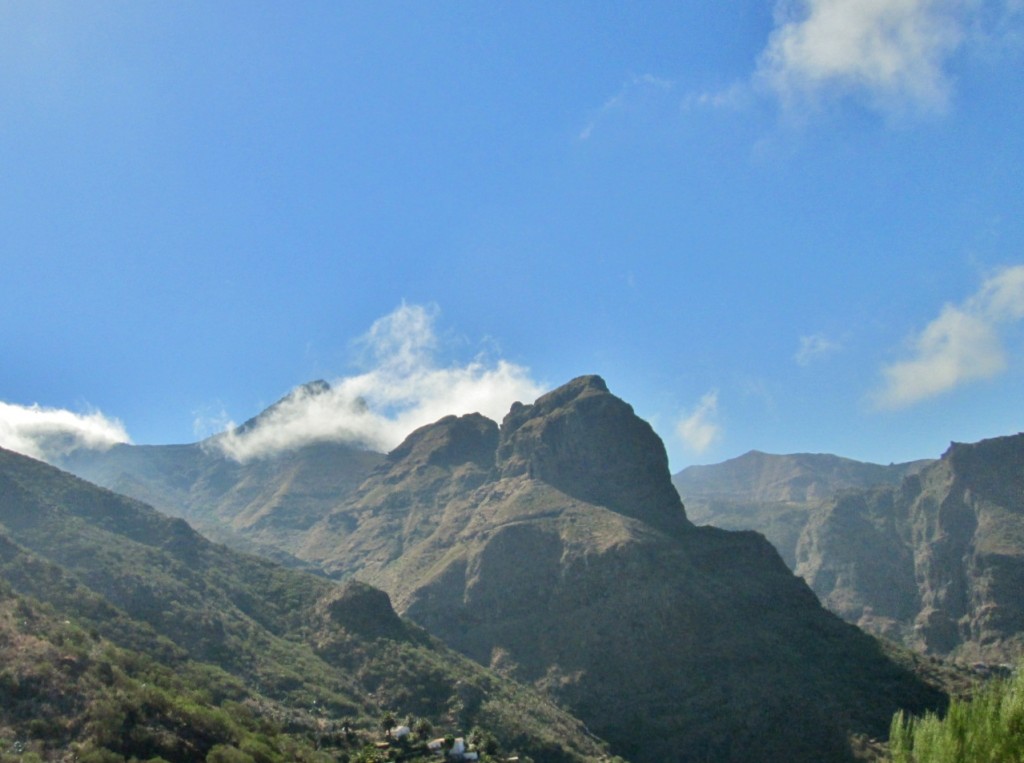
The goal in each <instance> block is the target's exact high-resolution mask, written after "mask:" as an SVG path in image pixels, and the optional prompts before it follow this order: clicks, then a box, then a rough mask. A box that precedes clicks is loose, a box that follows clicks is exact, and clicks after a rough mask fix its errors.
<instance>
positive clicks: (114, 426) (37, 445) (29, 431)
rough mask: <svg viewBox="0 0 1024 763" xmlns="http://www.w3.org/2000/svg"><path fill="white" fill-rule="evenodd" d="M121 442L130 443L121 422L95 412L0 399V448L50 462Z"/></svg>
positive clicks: (104, 448)
mask: <svg viewBox="0 0 1024 763" xmlns="http://www.w3.org/2000/svg"><path fill="white" fill-rule="evenodd" d="M122 442H130V439H129V437H128V433H127V432H126V431H125V428H124V425H122V424H121V422H120V421H118V420H117V419H111V418H108V417H106V416H104V415H103V414H102V413H100V412H99V411H94V412H92V413H74V412H72V411H68V410H64V409H59V408H43V407H42V406H39V405H15V404H13V403H3V402H0V447H3V448H7V449H8V450H13V451H16V452H18V453H22V454H24V455H26V456H31V457H32V458H38V459H41V460H43V461H53V460H57V459H59V458H60V457H61V456H66V455H68V454H69V453H71V452H73V451H76V450H79V449H82V448H86V449H93V450H106V449H108V448H110V447H112V446H114V445H116V444H118V443H122Z"/></svg>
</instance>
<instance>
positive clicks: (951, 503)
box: [673, 434, 1024, 662]
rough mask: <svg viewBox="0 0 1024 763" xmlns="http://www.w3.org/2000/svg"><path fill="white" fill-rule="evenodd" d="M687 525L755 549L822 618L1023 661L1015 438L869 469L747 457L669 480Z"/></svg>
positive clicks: (992, 658)
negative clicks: (743, 536)
mask: <svg viewBox="0 0 1024 763" xmlns="http://www.w3.org/2000/svg"><path fill="white" fill-rule="evenodd" d="M673 482H674V484H675V486H676V488H677V489H678V490H679V492H680V493H681V494H682V495H683V496H684V497H685V499H686V501H687V506H688V507H689V511H690V514H691V516H692V517H693V516H696V517H699V520H698V521H701V522H707V523H709V524H714V525H718V526H724V527H730V528H743V529H754V530H757V531H759V532H762V533H763V534H764V535H765V536H766V537H768V538H769V539H770V540H771V541H772V543H773V544H774V545H775V546H776V548H777V549H778V550H779V553H780V554H781V555H782V556H783V558H784V559H785V560H786V562H787V563H788V564H789V566H790V567H791V568H792V569H793V570H795V572H796V573H797V574H798V575H800V576H802V577H803V578H804V579H805V580H807V582H808V584H809V585H810V586H811V587H812V588H813V589H814V591H815V593H816V594H817V595H818V597H819V598H820V599H821V600H822V602H823V603H825V604H826V605H827V606H828V607H829V608H830V609H831V610H832V611H834V612H836V613H837V614H839V615H841V616H842V617H843V618H844V619H846V620H848V621H850V622H853V623H856V624H858V625H859V626H860V627H862V628H863V629H865V630H867V631H870V632H873V633H877V634H880V635H885V636H888V637H890V638H893V639H896V640H899V641H902V642H903V643H905V644H907V645H909V646H911V647H913V648H914V649H916V650H919V651H922V652H925V653H929V654H936V655H942V656H947V657H949V656H951V657H955V658H958V659H961V660H966V661H974V660H980V661H986V662H1013V661H1016V660H1017V659H1019V657H1020V655H1021V653H1022V648H1024V635H1022V634H1024V609H1022V607H1024V593H1022V592H1024V435H1021V434H1018V435H1012V436H1007V437H999V438H993V439H989V440H983V441H981V442H978V443H974V444H962V443H953V444H951V445H950V447H949V449H948V450H947V451H946V452H945V453H944V454H943V455H942V456H941V458H939V459H937V460H924V461H915V462H912V463H908V464H894V465H890V466H880V465H874V464H863V463H858V462H855V461H850V460H847V459H840V458H837V457H835V456H830V455H812V454H800V455H790V456H776V455H769V454H764V453H756V452H753V453H748V454H746V455H744V456H741V457H739V458H737V459H733V460H732V461H727V462H725V463H723V464H717V465H712V466H700V467H690V468H688V469H684V470H683V471H682V472H680V473H678V474H677V475H675V476H674V478H673Z"/></svg>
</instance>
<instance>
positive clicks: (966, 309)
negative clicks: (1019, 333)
mask: <svg viewBox="0 0 1024 763" xmlns="http://www.w3.org/2000/svg"><path fill="white" fill-rule="evenodd" d="M1022 318H1024V265H1017V266H1015V267H1011V268H1006V269H1005V270H1002V271H1000V272H999V273H997V274H995V275H994V276H992V277H991V278H989V279H988V280H986V281H985V282H984V283H983V284H982V286H981V288H980V289H979V290H978V291H977V292H976V293H975V294H974V295H972V296H971V297H970V298H968V299H967V300H966V301H965V302H963V303H962V304H959V305H945V306H944V307H943V308H942V311H941V312H940V313H939V316H938V317H937V318H935V320H933V321H932V322H931V323H929V324H928V325H927V326H925V328H924V329H923V330H922V331H921V332H920V334H918V335H916V336H915V337H913V339H912V340H911V343H910V345H911V354H910V357H909V358H907V359H906V360H901V361H898V362H896V363H893V364H891V365H888V366H886V367H884V368H883V369H882V375H883V377H884V384H883V386H882V388H881V390H880V391H879V392H878V393H876V395H875V396H874V401H875V403H876V404H877V405H878V406H879V407H883V408H904V407H906V406H909V405H913V404H914V403H917V402H920V401H921V400H925V399H927V398H930V397H934V396H936V395H939V394H942V393H944V392H948V391H950V390H953V389H955V388H956V387H959V386H961V385H963V384H966V383H968V382H972V381H976V380H979V379H988V378H991V377H993V376H996V375H997V374H999V373H1000V372H1002V371H1003V370H1004V369H1005V368H1006V351H1005V349H1004V347H1003V341H1002V338H1001V337H1000V329H1001V328H1003V327H1004V326H1006V325H1008V324H1011V323H1015V322H1016V321H1019V320H1021V319H1022Z"/></svg>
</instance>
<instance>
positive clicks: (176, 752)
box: [0, 450, 604, 761]
mask: <svg viewBox="0 0 1024 763" xmlns="http://www.w3.org/2000/svg"><path fill="white" fill-rule="evenodd" d="M5 586H6V587H8V588H4V587H5ZM0 589H3V590H6V591H10V593H13V594H14V595H16V596H18V597H22V598H26V597H30V598H31V599H33V600H35V601H37V602H40V603H41V605H36V604H31V603H29V604H28V605H26V606H28V607H29V609H35V608H36V607H37V606H44V607H46V608H48V609H47V610H46V611H48V612H50V613H56V617H58V618H61V617H63V618H65V619H66V620H67V622H68V624H69V625H75V624H77V625H78V626H80V627H81V628H82V629H84V630H85V631H87V632H89V631H91V632H94V633H95V634H96V635H95V639H102V640H103V641H104V642H109V643H110V644H111V645H112V646H113V647H114V648H117V649H121V650H127V652H126V654H128V655H129V656H128V657H127V658H125V659H128V661H129V662H131V660H132V659H135V658H132V657H131V656H130V655H131V654H137V655H143V656H144V657H145V660H146V661H148V662H147V664H148V663H153V664H154V665H158V666H160V667H159V669H158V668H156V667H154V668H153V670H157V672H159V670H164V669H169V670H171V671H172V673H173V672H177V673H181V674H183V675H187V674H193V675H210V674H211V673H210V671H214V672H215V673H216V674H218V675H222V676H223V678H220V679H218V681H219V682H220V683H222V684H228V685H229V686H230V689H231V690H230V691H227V692H225V693H224V697H222V698H221V699H225V697H226V698H229V699H231V700H232V701H236V702H244V703H246V704H247V706H249V709H250V712H254V713H257V715H258V716H259V717H263V718H264V719H265V720H266V722H268V723H276V724H284V727H286V728H289V729H292V730H293V731H294V733H295V734H296V735H297V737H299V738H301V739H304V740H306V741H307V742H309V744H310V745H312V747H311V748H310V749H312V748H313V747H315V746H316V744H318V742H317V739H318V735H319V734H321V732H322V731H323V730H324V729H325V728H338V727H339V726H340V724H341V722H342V721H343V720H346V721H348V722H349V723H350V724H352V725H353V726H354V727H357V728H362V729H368V728H370V727H372V726H374V725H375V724H376V723H377V719H378V718H379V716H380V715H381V714H382V713H383V712H384V711H385V710H390V711H393V712H395V713H396V714H401V715H402V716H404V715H406V714H408V715H414V716H420V717H426V718H429V719H430V720H431V722H432V723H434V724H435V725H436V726H438V727H439V728H451V729H459V728H465V729H469V728H471V727H472V726H474V725H480V726H482V727H485V728H488V729H491V730H492V731H493V732H494V733H495V734H496V735H497V736H498V738H499V739H501V740H502V741H503V742H504V743H506V744H507V745H509V747H510V748H513V749H514V748H519V749H521V750H523V752H526V753H529V754H530V755H532V756H533V757H534V758H537V759H542V760H550V761H570V760H582V759H597V758H600V757H601V756H603V755H604V751H603V749H602V748H601V746H600V745H599V744H598V743H596V742H595V741H594V739H593V738H592V737H591V736H590V735H589V734H588V733H587V732H586V731H585V729H584V728H583V726H582V725H581V724H580V723H579V722H578V721H577V720H576V719H575V718H572V717H571V716H569V715H567V714H566V713H564V712H562V711H560V710H558V709H557V708H556V707H555V706H554V705H552V704H551V703H550V702H549V701H547V700H546V699H544V698H543V697H541V696H540V695H538V694H536V693H535V692H533V691H531V690H529V689H526V688H524V687H522V686H519V685H517V684H514V683H512V682H510V681H508V680H506V679H503V678H500V677H498V676H495V675H493V674H491V673H488V672H487V671H485V670H483V669H482V668H480V667H479V666H478V665H476V664H475V663H473V662H471V661H469V660H467V659H465V658H463V657H461V656H459V655H457V654H455V653H454V652H452V651H451V650H449V649H446V648H444V647H443V646H442V645H441V644H440V643H439V642H437V641H436V640H435V639H433V638H431V637H430V636H428V635H427V634H426V633H425V632H424V631H422V630H421V629H420V628H418V627H416V626H414V625H412V624H410V623H408V622H406V621H403V620H401V619H400V618H399V617H398V616H397V615H396V614H395V612H394V611H393V610H392V608H391V605H390V603H389V601H388V598H387V596H386V595H385V594H384V593H382V592H380V591H376V590H374V589H371V588H369V586H367V585H366V584H363V583H359V582H357V581H350V582H348V583H346V584H344V585H341V586H339V585H338V584H337V583H334V582H331V581H328V580H325V579H323V578H319V577H314V576H312V575H308V574H305V573H301V572H297V571H292V570H288V569H285V568H283V567H280V566H279V565H276V564H274V563H272V562H269V561H265V560H261V559H257V558H255V557H250V556H247V555H244V554H240V553H237V552H234V551H231V550H229V549H227V548H225V547H223V546H218V545H215V544H213V543H211V542H210V541H207V540H205V539H204V538H202V537H201V536H199V535H197V534H196V533H195V532H194V531H193V530H192V529H191V528H190V527H189V526H188V525H187V524H186V523H185V522H184V521H182V520H180V519H171V518H168V517H165V516H163V515H160V514H158V513H157V512H156V511H154V510H152V509H151V508H149V507H148V506H146V505H144V504H141V503H139V502H138V501H135V500H132V499H129V498H125V497H123V496H119V495H117V494H114V493H111V492H109V491H107V490H103V489H101V488H98V487H95V486H94V485H91V484H89V483H87V482H84V481H82V480H80V479H77V478H75V477H72V476H71V475H69V474H66V473H63V472H60V471H59V470H57V469H55V468H53V467H51V466H48V465H46V464H43V463H40V462H38V461H34V460H32V459H29V458H26V457H24V456H19V455H17V454H14V453H10V452H8V451H4V450H0ZM16 606H20V605H17V604H16ZM52 616H53V615H52V614H51V615H50V617H52ZM19 638H21V636H19ZM62 638H63V637H62ZM40 649H41V650H42V651H41V654H42V653H43V652H45V649H43V647H42V646H40ZM75 659H78V658H77V657H76V658H75ZM148 669H149V668H147V670H148ZM25 675H28V673H26V674H25ZM141 680H142V681H144V680H145V679H144V678H142V679H141ZM36 683H37V684H38V685H42V684H41V683H40V682H39V681H37V682H36ZM11 686H12V685H11V684H10V682H7V683H5V682H4V681H0V693H3V692H4V691H7V692H8V693H10V692H11V691H12V689H11ZM142 686H143V687H144V686H145V684H142ZM17 687H18V688H17V692H22V693H23V692H24V691H27V689H28V688H30V687H31V684H30V683H26V682H21V681H19V682H18V683H17ZM136 688H139V687H136ZM75 690H76V691H77V685H76V689H75ZM69 691H70V690H69ZM126 691H127V690H126ZM132 691H135V690H134V689H133V690H132ZM12 696H14V698H15V699H17V698H18V697H19V696H21V694H17V693H16V695H12ZM28 696H29V698H30V700H31V702H32V703H35V704H30V705H29V706H30V707H32V706H36V705H39V703H40V702H42V701H43V700H42V699H41V698H40V696H37V695H36V694H31V693H30V694H29V695H28ZM42 696H48V695H42ZM133 696H134V695H133ZM145 696H148V695H145V693H144V692H143V693H142V695H139V700H138V701H139V702H143V704H144V703H145V702H146V701H148V700H146V699H145ZM154 701H156V700H154ZM83 702H86V704H88V699H86V700H83ZM69 706H70V705H69ZM146 707H149V705H146ZM133 708H134V705H133ZM159 709H160V708H159V707H157V708H156V710H159ZM143 710H145V708H144V707H142V706H140V707H139V708H134V709H132V714H129V715H125V716H124V718H123V719H122V720H121V721H120V722H119V725H117V726H116V728H115V729H114V731H112V732H111V734H112V736H111V738H110V739H108V740H106V743H105V745H104V746H105V747H107V748H108V749H113V750H115V751H121V752H122V753H123V754H126V755H127V754H136V752H135V751H136V750H137V749H140V748H139V747H138V744H141V743H138V738H139V735H140V734H143V733H144V732H145V734H148V736H146V738H147V739H149V740H150V741H151V742H152V743H153V744H157V742H159V738H160V734H159V733H156V732H154V733H153V734H149V732H146V731H145V729H146V728H148V726H146V723H148V722H143V720H142V719H143V716H144V715H145V713H143ZM150 710H153V708H152V707H150ZM156 710H154V712H156ZM83 712H84V711H83ZM146 712H148V711H146ZM158 715H159V713H158ZM84 717H85V718H86V719H85V720H83V725H82V727H81V729H80V730H79V731H80V732H81V733H82V734H87V733H88V731H89V729H91V728H92V726H90V725H89V723H90V721H88V717H87V715H86V716H84ZM160 717H164V716H160ZM0 720H4V719H2V718H0ZM8 720H10V719H7V720H4V722H7V721H8ZM16 720H17V719H16V718H15V719H14V721H16ZM11 722H13V721H11ZM157 726H159V723H157ZM24 728H25V729H27V731H28V732H30V733H34V734H36V735H37V736H43V737H45V738H51V739H52V738H53V735H54V734H55V733H56V732H55V731H54V730H53V729H48V728H44V727H43V726H39V725H37V726H36V727H31V726H29V725H26V726H25V727H24ZM33 728H35V731H34V732H33V731H32V729H33ZM65 731H66V732H67V733H73V731H74V730H73V729H72V730H71V731H67V730H65ZM115 732H116V733H115ZM48 734H49V735H50V736H49V737H46V735H48ZM215 738H216V737H211V739H208V740H207V741H206V742H202V741H201V740H200V742H197V744H199V745H200V746H199V747H198V748H195V749H191V751H189V749H190V748H187V747H181V746H179V745H169V746H168V750H165V751H163V752H159V754H161V755H164V756H165V757H167V758H168V759H170V760H182V761H185V760H196V759H200V760H201V759H203V758H204V757H205V754H206V751H207V750H208V749H209V748H210V745H212V744H213V740H214V739H215ZM362 738H363V739H364V740H365V736H363V737H362ZM154 740H156V741H154ZM58 741H59V740H58ZM66 741H67V739H66V738H65V742H66ZM223 741H225V742H227V743H233V742H234V743H237V742H239V739H238V738H234V739H233V742H232V737H230V736H228V737H227V739H224V740H223ZM137 743H138V744H137ZM147 744H148V743H147ZM144 747H145V746H144V745H143V748H144ZM160 749H163V748H160ZM196 749H199V750H201V751H202V754H201V755H197V752H196ZM151 754H157V753H151ZM147 757H149V755H147ZM285 757H287V756H285Z"/></svg>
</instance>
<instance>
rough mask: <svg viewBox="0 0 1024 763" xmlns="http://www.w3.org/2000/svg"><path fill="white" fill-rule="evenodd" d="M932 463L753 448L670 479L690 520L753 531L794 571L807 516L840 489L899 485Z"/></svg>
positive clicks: (691, 468) (691, 469) (687, 470)
mask: <svg viewBox="0 0 1024 763" xmlns="http://www.w3.org/2000/svg"><path fill="white" fill-rule="evenodd" d="M929 463H931V461H928V460H919V461H911V462H909V463H905V464H891V465H889V466H882V465H880V464H869V463H863V462H860V461H855V460H853V459H849V458H842V457H840V456H833V455H831V454H827V453H794V454H789V455H775V454H771V453H763V452H761V451H757V450H752V451H749V452H748V453H745V454H744V455H742V456H738V457H737V458H733V459H730V460H728V461H724V462H722V463H720V464H712V465H707V466H690V467H687V468H686V469H683V470H682V471H681V472H678V473H677V474H675V475H674V476H673V477H672V484H673V485H675V487H676V489H677V490H678V491H679V494H680V495H681V496H682V497H683V500H684V502H685V503H686V506H687V511H688V512H689V515H690V517H691V519H693V521H694V522H696V523H698V524H711V525H715V526H716V527H722V528H724V529H727V530H756V531H758V532H760V533H762V534H763V535H764V536H765V537H766V538H768V540H770V541H771V542H772V545H773V546H775V548H776V549H778V551H779V553H780V554H782V558H783V559H785V560H786V564H788V565H789V566H790V568H793V569H795V567H796V547H797V544H798V542H799V540H800V534H801V532H802V531H803V528H804V526H805V525H806V522H807V514H808V512H809V511H811V510H812V509H813V508H814V507H816V506H818V505H819V504H820V503H821V502H822V501H825V500H828V499H830V498H832V497H833V496H835V495H836V493H837V492H839V491H841V490H846V489H849V488H867V487H873V486H875V485H882V484H887V485H898V484H899V483H900V481H901V480H902V479H903V478H904V477H905V476H906V475H908V474H913V473H914V472H916V471H919V470H920V469H922V468H923V467H925V466H926V465H928V464H929Z"/></svg>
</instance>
